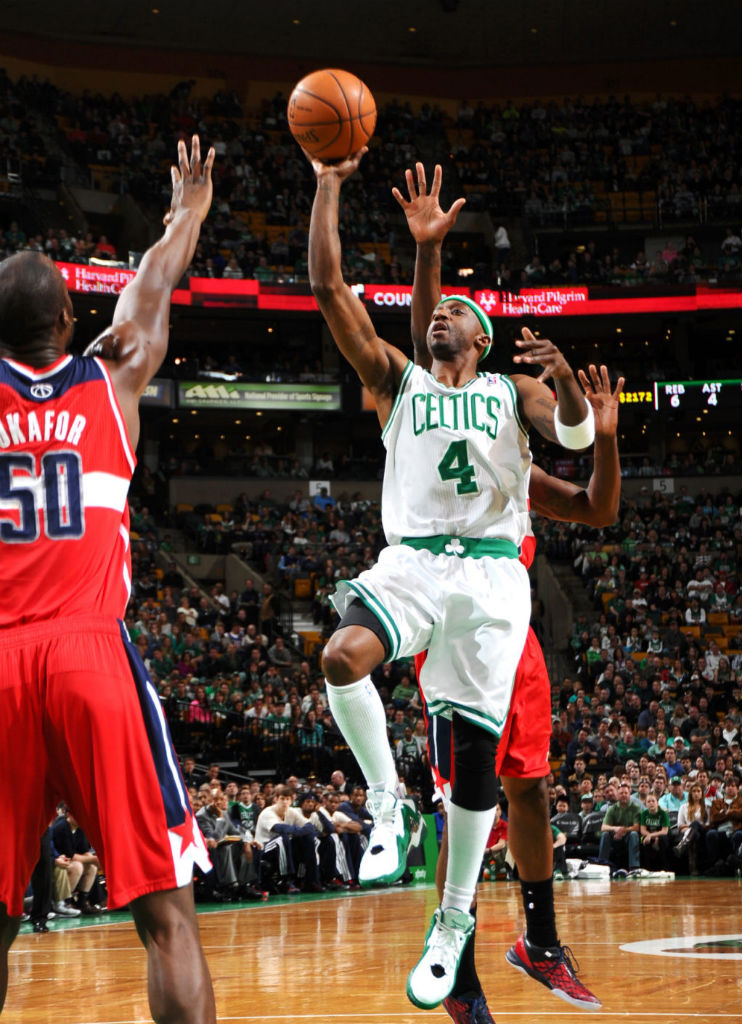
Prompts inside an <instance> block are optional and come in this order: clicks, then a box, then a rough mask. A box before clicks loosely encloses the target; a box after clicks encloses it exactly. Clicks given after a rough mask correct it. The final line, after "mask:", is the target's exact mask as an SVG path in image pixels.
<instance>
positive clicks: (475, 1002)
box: [435, 822, 495, 1024]
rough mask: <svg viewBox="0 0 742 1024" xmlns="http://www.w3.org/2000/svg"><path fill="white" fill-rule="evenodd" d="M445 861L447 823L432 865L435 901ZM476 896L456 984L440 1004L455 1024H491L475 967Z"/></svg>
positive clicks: (446, 857) (443, 882) (439, 895)
mask: <svg viewBox="0 0 742 1024" xmlns="http://www.w3.org/2000/svg"><path fill="white" fill-rule="evenodd" d="M447 859H448V822H446V823H445V824H444V826H443V834H442V836H441V848H440V851H439V853H438V860H437V861H436V865H435V884H436V888H437V890H438V898H439V899H440V900H443V887H444V884H445V881H446V862H447ZM476 903H477V897H476V893H475V895H474V900H473V901H472V907H471V912H472V915H473V916H474V918H475V924H474V931H473V932H472V933H471V935H470V936H469V940H468V942H467V943H466V945H465V946H464V950H463V953H462V955H461V960H460V961H459V966H458V970H457V971H456V981H455V983H454V986H453V988H452V989H451V994H450V995H449V996H447V997H446V998H445V999H444V1000H443V1009H444V1010H445V1011H446V1013H447V1014H448V1016H449V1017H450V1018H451V1020H452V1021H454V1022H455V1024H495V1022H494V1020H493V1018H492V1014H491V1013H490V1011H489V1007H488V1006H487V999H486V996H485V994H484V991H483V990H482V983H481V981H480V980H479V975H478V974H477V966H476V954H475V938H476V927H477V926H476Z"/></svg>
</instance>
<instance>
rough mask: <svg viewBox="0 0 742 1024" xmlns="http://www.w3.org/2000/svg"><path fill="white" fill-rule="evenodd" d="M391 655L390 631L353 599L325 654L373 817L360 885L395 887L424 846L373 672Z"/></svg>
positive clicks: (338, 715)
mask: <svg viewBox="0 0 742 1024" xmlns="http://www.w3.org/2000/svg"><path fill="white" fill-rule="evenodd" d="M388 654H389V647H388V643H387V641H386V634H385V631H384V629H383V627H382V625H381V623H380V622H379V620H378V619H377V617H376V616H375V615H374V613H373V612H371V611H370V610H369V609H368V608H366V606H365V605H363V604H361V603H360V602H358V601H354V602H353V604H352V605H351V606H350V608H349V609H348V612H347V613H346V614H345V615H344V616H343V619H342V621H341V623H340V626H339V627H338V628H337V630H336V631H335V633H334V634H333V635H332V636H331V637H330V640H329V642H328V644H327V646H326V647H325V649H324V651H323V654H322V670H323V672H324V674H325V678H326V680H327V698H328V703H329V705H330V711H331V712H332V715H333V717H334V719H335V721H336V722H337V724H338V727H339V729H340V731H341V732H342V734H343V736H344V737H345V739H346V741H347V743H348V746H349V747H350V749H351V750H352V751H353V754H354V756H355V758H356V760H357V761H358V764H359V765H360V767H361V771H362V772H363V774H364V776H365V778H366V784H367V786H368V797H367V806H368V809H369V811H370V812H371V814H372V816H373V819H374V828H373V829H372V831H371V834H370V836H369V842H368V847H367V849H366V852H365V853H364V855H363V858H362V859H361V864H360V867H359V871H358V880H359V882H360V883H361V885H372V884H374V883H378V882H381V883H389V884H390V883H392V882H395V881H396V880H397V879H398V878H400V877H401V876H402V874H403V873H404V870H405V867H406V865H407V853H408V851H409V850H410V848H411V847H412V846H413V845H415V843H416V842H419V839H420V836H421V834H422V818H421V816H420V814H419V812H418V811H417V808H416V807H415V805H414V803H413V802H412V801H411V800H403V799H400V796H399V792H398V777H397V769H396V766H395V764H394V758H393V757H392V753H391V750H390V747H389V740H388V737H387V730H386V712H385V711H384V705H383V704H382V702H381V698H380V697H379V694H378V692H377V690H376V687H375V686H374V685H373V683H372V682H371V679H370V676H369V673H370V672H371V670H372V669H373V668H375V667H376V666H377V665H378V664H379V662H380V661H382V660H383V659H384V658H385V657H387V656H388Z"/></svg>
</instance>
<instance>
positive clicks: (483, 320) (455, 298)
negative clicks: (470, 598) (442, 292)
mask: <svg viewBox="0 0 742 1024" xmlns="http://www.w3.org/2000/svg"><path fill="white" fill-rule="evenodd" d="M444 302H463V303H464V305H465V306H468V307H469V309H470V310H471V311H472V313H474V315H475V316H476V318H477V320H478V321H479V322H480V324H481V325H482V327H483V329H484V333H485V334H486V335H487V337H488V338H489V340H490V343H489V345H487V346H486V348H485V350H484V352H482V354H481V356H480V357H479V359H478V360H477V362H478V363H481V362H482V360H483V359H484V358H486V356H488V355H489V350H490V349H491V348H492V337H493V335H494V331H493V329H492V321H491V320H490V318H489V317H488V316H487V314H486V313H485V311H484V310H483V309H482V307H481V306H479V305H478V304H477V303H476V302H475V301H474V299H470V298H469V296H468V295H446V297H445V298H443V299H441V301H440V302H439V303H438V305H437V306H436V307H435V308H436V309H438V306H442V305H443V303H444Z"/></svg>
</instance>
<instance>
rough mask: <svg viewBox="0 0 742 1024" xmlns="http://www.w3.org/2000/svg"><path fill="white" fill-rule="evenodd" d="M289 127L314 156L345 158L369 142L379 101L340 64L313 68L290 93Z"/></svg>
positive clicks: (322, 158) (326, 161)
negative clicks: (317, 69) (343, 69)
mask: <svg viewBox="0 0 742 1024" xmlns="http://www.w3.org/2000/svg"><path fill="white" fill-rule="evenodd" d="M287 117H288V122H289V129H290V131H291V134H292V135H293V136H294V138H295V139H296V141H297V142H298V143H299V145H300V146H302V147H303V148H304V149H305V150H306V151H307V152H308V153H310V154H311V155H312V156H313V157H316V158H317V159H319V160H321V161H323V163H331V162H333V161H335V160H346V159H347V158H348V157H349V156H350V155H351V153H356V152H358V150H359V149H362V148H363V146H365V145H366V143H367V142H368V140H369V139H370V138H371V136H372V135H373V132H374V128H375V127H376V103H375V102H374V98H373V96H372V95H371V93H370V91H369V89H368V87H367V86H366V85H364V83H363V82H362V81H361V80H360V78H357V77H356V76H355V75H353V74H351V73H350V71H341V70H340V69H338V68H324V69H323V70H321V71H313V72H312V73H311V74H310V75H307V76H306V77H305V78H302V80H301V81H300V82H298V83H297V85H296V86H295V87H294V90H293V92H292V93H291V96H290V97H289V106H288V112H287Z"/></svg>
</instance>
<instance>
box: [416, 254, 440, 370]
mask: <svg viewBox="0 0 742 1024" xmlns="http://www.w3.org/2000/svg"><path fill="white" fill-rule="evenodd" d="M440 300H441V243H440V242H430V243H427V244H423V245H418V246H417V251H416V254H415V277H414V280H413V284H412V304H411V313H412V344H413V346H414V349H415V362H416V363H418V364H419V365H420V366H429V365H430V362H431V358H430V352H429V351H428V346H427V342H426V337H427V333H428V324H429V323H430V318H431V316H432V313H433V310H434V309H435V307H436V306H437V305H438V303H439V302H440Z"/></svg>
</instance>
